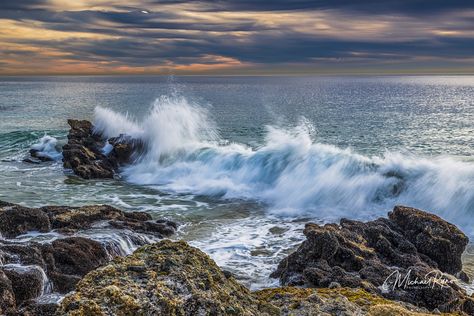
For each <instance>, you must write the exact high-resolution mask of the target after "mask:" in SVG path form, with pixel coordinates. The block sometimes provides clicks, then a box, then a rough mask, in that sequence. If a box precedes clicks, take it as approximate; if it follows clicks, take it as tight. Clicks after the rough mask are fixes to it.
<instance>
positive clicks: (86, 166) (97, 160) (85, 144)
mask: <svg viewBox="0 0 474 316" xmlns="http://www.w3.org/2000/svg"><path fill="white" fill-rule="evenodd" d="M68 124H69V126H70V127H71V129H70V130H69V134H68V142H67V144H66V145H64V146H63V164H64V167H65V168H68V169H72V170H73V172H74V173H75V174H76V175H78V176H80V177H81V178H84V179H107V178H113V177H114V175H115V173H116V171H117V169H118V168H119V167H120V166H121V165H125V164H128V163H130V161H131V160H132V157H133V155H135V154H137V155H138V154H139V153H140V152H142V151H143V148H144V145H143V143H142V142H141V141H140V140H137V139H133V138H131V137H130V136H126V135H120V136H119V137H115V138H111V139H109V141H108V144H109V145H110V146H112V148H111V150H110V152H104V151H103V149H104V146H105V145H106V139H104V138H103V137H102V136H101V135H99V134H97V133H94V126H93V125H92V123H91V122H89V121H78V120H68Z"/></svg>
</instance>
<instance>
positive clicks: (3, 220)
mask: <svg viewBox="0 0 474 316" xmlns="http://www.w3.org/2000/svg"><path fill="white" fill-rule="evenodd" d="M50 230H51V224H50V222H49V218H48V216H47V215H46V214H45V213H44V212H42V211H40V210H39V209H34V208H27V207H23V206H20V205H13V206H5V207H2V208H0V233H1V234H2V235H3V236H5V237H7V238H14V237H16V236H18V235H21V234H25V233H26V232H28V231H39V232H43V233H44V232H48V231H50Z"/></svg>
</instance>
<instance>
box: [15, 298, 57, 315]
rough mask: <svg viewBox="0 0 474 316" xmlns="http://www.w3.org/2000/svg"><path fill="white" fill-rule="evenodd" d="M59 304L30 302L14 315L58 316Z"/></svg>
mask: <svg viewBox="0 0 474 316" xmlns="http://www.w3.org/2000/svg"><path fill="white" fill-rule="evenodd" d="M57 309H58V304H55V303H45V304H43V303H38V302H36V301H31V302H28V303H27V305H26V306H25V307H23V308H21V309H20V310H19V311H18V312H16V313H14V315H15V316H53V315H56V310H57Z"/></svg>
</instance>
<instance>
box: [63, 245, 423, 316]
mask: <svg viewBox="0 0 474 316" xmlns="http://www.w3.org/2000/svg"><path fill="white" fill-rule="evenodd" d="M419 312H423V310H422V309H418V308H416V307H414V306H411V305H409V304H401V303H399V302H394V301H389V300H387V299H384V298H382V297H380V296H379V295H377V294H373V293H368V292H367V291H365V290H362V289H347V288H338V289H318V290H316V289H302V288H294V287H284V288H275V289H265V290H262V291H257V292H253V293H252V292H250V291H249V290H248V289H247V288H246V287H244V286H243V285H241V284H239V283H238V282H237V281H236V280H235V279H234V278H233V277H232V276H230V275H226V274H225V273H223V271H222V270H221V269H220V268H219V267H218V266H217V265H216V264H215V262H214V261H213V260H211V259H210V258H209V256H207V255H206V254H205V253H203V252H201V251H200V250H198V249H196V248H193V247H191V246H189V245H188V244H186V243H185V242H183V241H180V242H172V241H169V240H164V241H161V242H159V243H156V244H152V245H148V246H144V247H142V248H140V249H138V250H137V251H135V253H134V254H133V255H130V256H128V257H125V258H116V259H115V260H114V261H113V262H111V263H109V264H108V265H106V266H104V267H101V268H99V269H97V270H95V271H93V272H90V273H89V274H87V275H86V276H85V277H84V279H82V280H81V281H80V282H79V283H78V285H77V287H76V291H75V292H73V293H71V294H69V295H68V296H66V298H65V299H64V300H63V301H62V302H61V304H60V307H59V309H58V312H57V313H58V314H59V315H71V316H72V315H90V316H99V315H143V316H144V315H161V316H171V315H189V316H191V315H252V316H253V315H255V316H257V315H259V316H260V315H262V316H264V315H275V316H279V315H295V316H296V315H299V316H303V315H305V316H310V315H324V316H329V315H407V316H409V315H420V316H421V315H424V314H422V313H419Z"/></svg>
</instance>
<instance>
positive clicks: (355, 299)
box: [254, 287, 427, 316]
mask: <svg viewBox="0 0 474 316" xmlns="http://www.w3.org/2000/svg"><path fill="white" fill-rule="evenodd" d="M254 296H256V297H257V298H258V299H259V300H260V301H263V302H266V303H270V304H272V305H273V306H275V307H277V308H278V311H277V312H276V313H275V312H274V313H268V314H270V315H285V316H286V315H292V316H312V315H318V316H330V315H381V316H382V315H383V316H387V315H403V316H415V315H416V316H422V315H427V313H426V311H425V310H423V309H420V308H417V307H415V306H413V305H410V304H406V303H401V302H395V301H390V300H387V299H385V298H383V297H381V296H379V295H376V294H373V293H369V292H367V291H365V290H362V289H351V288H337V289H328V288H324V289H311V288H296V287H282V288H271V289H263V290H260V291H257V292H255V293H254ZM382 311H383V312H384V313H381V312H382Z"/></svg>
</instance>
